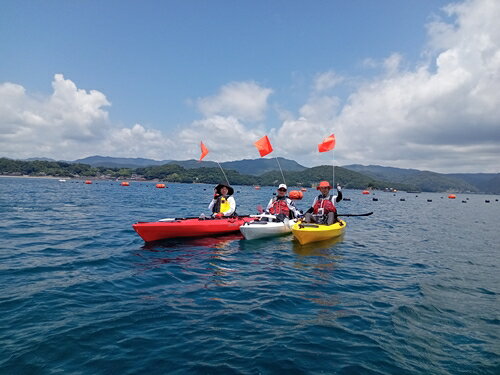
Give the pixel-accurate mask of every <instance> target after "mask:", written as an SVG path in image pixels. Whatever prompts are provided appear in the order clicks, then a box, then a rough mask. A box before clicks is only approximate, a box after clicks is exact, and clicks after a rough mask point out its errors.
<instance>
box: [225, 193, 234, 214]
mask: <svg viewBox="0 0 500 375" xmlns="http://www.w3.org/2000/svg"><path fill="white" fill-rule="evenodd" d="M227 201H228V203H229V210H228V211H226V212H224V216H231V215H232V214H233V213H234V211H236V201H235V200H234V198H233V197H229V198H227Z"/></svg>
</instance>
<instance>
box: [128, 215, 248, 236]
mask: <svg viewBox="0 0 500 375" xmlns="http://www.w3.org/2000/svg"><path fill="white" fill-rule="evenodd" d="M252 220H254V219H253V218H250V217H231V218H222V219H191V218H190V219H172V220H167V219H164V220H163V221H154V222H138V223H135V224H133V225H132V227H133V228H134V230H135V231H136V232H137V234H139V236H141V238H142V239H143V240H144V241H145V242H151V241H157V240H164V239H167V238H178V237H202V236H213V235H217V234H224V233H231V232H237V231H239V230H240V226H242V225H243V224H244V223H245V222H247V221H252Z"/></svg>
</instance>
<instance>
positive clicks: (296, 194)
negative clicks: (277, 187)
mask: <svg viewBox="0 0 500 375" xmlns="http://www.w3.org/2000/svg"><path fill="white" fill-rule="evenodd" d="M288 198H290V199H295V200H301V199H302V198H304V194H303V193H302V192H301V191H298V190H292V191H291V192H290V193H288Z"/></svg>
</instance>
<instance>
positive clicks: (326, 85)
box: [314, 71, 344, 92]
mask: <svg viewBox="0 0 500 375" xmlns="http://www.w3.org/2000/svg"><path fill="white" fill-rule="evenodd" d="M343 80H344V78H343V77H341V76H339V75H337V74H336V73H335V72H334V71H329V72H324V73H320V74H317V75H316V77H315V78H314V91H316V92H322V91H326V90H330V89H333V88H334V87H335V86H337V85H338V84H339V83H341V82H342V81H343Z"/></svg>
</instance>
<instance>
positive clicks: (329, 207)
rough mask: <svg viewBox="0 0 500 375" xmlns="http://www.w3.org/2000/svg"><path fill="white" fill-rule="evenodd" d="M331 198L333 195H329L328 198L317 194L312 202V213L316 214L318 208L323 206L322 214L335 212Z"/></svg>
mask: <svg viewBox="0 0 500 375" xmlns="http://www.w3.org/2000/svg"><path fill="white" fill-rule="evenodd" d="M332 198H333V195H330V196H329V197H328V198H323V196H322V195H319V196H318V199H316V203H315V204H314V214H316V215H317V214H318V210H319V209H320V208H323V214H325V215H326V214H327V213H329V212H337V208H336V207H335V205H334V204H333V202H332Z"/></svg>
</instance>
